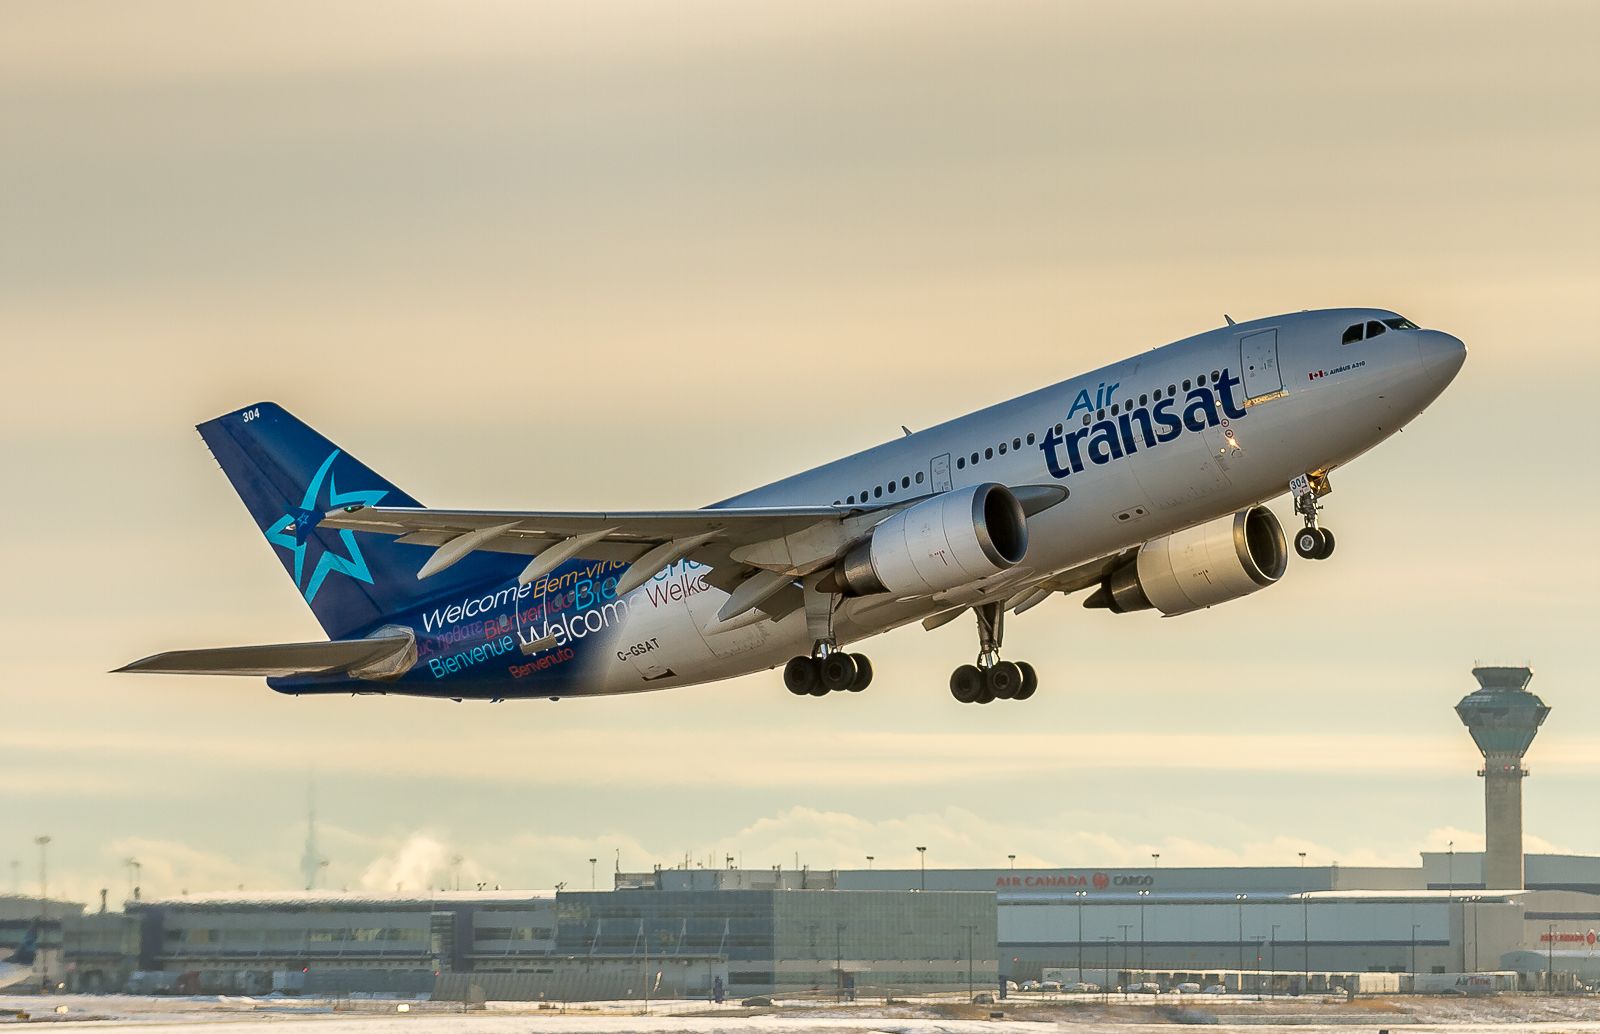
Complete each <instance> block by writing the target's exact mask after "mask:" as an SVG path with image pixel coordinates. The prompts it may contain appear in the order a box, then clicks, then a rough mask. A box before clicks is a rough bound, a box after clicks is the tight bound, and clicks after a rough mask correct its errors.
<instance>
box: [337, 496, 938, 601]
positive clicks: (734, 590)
mask: <svg viewBox="0 0 1600 1034" xmlns="http://www.w3.org/2000/svg"><path fill="white" fill-rule="evenodd" d="M915 501H916V500H908V502H915ZM886 512H887V511H885V510H877V511H870V512H869V511H866V510H862V509H858V508H854V507H834V506H791V507H745V508H726V509H706V510H657V511H635V512H627V513H599V512H573V513H536V512H522V511H498V510H434V509H427V508H420V507H386V506H355V507H347V508H343V509H338V510H333V511H330V512H329V513H327V514H326V515H325V516H324V517H323V518H322V520H321V524H320V525H319V526H321V527H327V528H341V529H348V530H351V531H361V532H370V533H374V534H378V535H392V536H395V541H397V542H401V543H404V544H407V545H416V546H430V547H433V554H432V555H431V556H430V557H429V558H428V559H427V560H426V561H425V562H424V563H423V565H422V567H421V569H420V570H419V571H418V572H417V577H418V578H419V579H421V578H428V577H430V576H432V575H435V574H438V573H439V572H441V571H444V570H445V569H446V568H448V567H450V566H451V565H452V564H454V563H456V562H457V561H459V560H461V559H462V558H463V557H465V556H467V554H469V553H471V552H473V551H475V550H485V551H488V552H494V553H513V554H522V555H525V556H530V557H533V558H534V559H533V560H532V561H531V562H530V563H529V564H528V566H527V567H526V568H525V569H524V570H523V571H522V573H521V575H519V577H518V580H519V581H521V582H522V583H524V584H526V583H528V582H532V581H534V580H536V579H538V578H539V577H542V576H543V575H546V574H549V573H550V572H551V571H554V570H555V569H556V568H557V567H559V566H560V565H561V564H563V563H565V562H566V561H568V560H571V559H573V558H575V557H583V558H584V559H586V560H616V561H622V562H626V563H629V564H631V565H632V566H631V567H630V568H629V569H628V571H626V572H625V573H624V574H623V575H622V577H621V578H620V579H618V585H617V591H618V593H619V594H620V593H627V592H631V591H632V590H634V589H636V588H638V587H639V586H640V585H643V584H644V583H645V582H647V581H649V580H650V579H651V578H653V577H654V576H655V575H656V574H658V573H659V572H661V571H662V570H663V569H665V568H666V567H668V566H670V565H672V564H674V563H677V562H679V561H682V560H694V561H697V562H699V563H702V564H705V565H706V566H708V567H709V568H710V571H708V572H707V574H706V576H705V577H706V579H707V580H708V581H709V582H710V583H711V584H713V585H715V586H716V587H717V588H719V589H721V590H723V591H724V592H727V593H729V594H730V595H734V594H738V593H740V592H741V590H742V592H743V595H742V596H740V598H738V599H737V600H736V601H730V606H728V607H725V608H724V609H723V620H732V619H734V618H736V617H738V616H740V615H742V614H748V613H752V612H757V613H758V615H764V616H766V617H768V618H773V619H777V618H780V617H782V616H783V615H785V614H787V613H789V612H790V611H792V610H795V609H796V608H798V607H799V606H801V603H802V597H801V594H800V590H799V588H798V587H797V586H796V585H795V584H794V582H795V581H796V580H797V579H800V578H803V577H804V576H806V575H808V574H812V573H814V572H816V571H818V570H821V569H822V568H825V567H827V566H828V565H829V564H831V563H832V562H833V561H834V559H835V558H836V557H837V556H838V554H839V552H840V551H841V550H842V549H843V548H844V547H845V546H847V545H848V544H849V543H850V542H852V541H854V540H855V539H856V538H857V537H859V536H860V535H862V534H864V533H865V531H866V530H867V529H869V528H870V527H871V526H872V525H873V524H876V523H877V522H878V521H879V520H882V519H883V517H884V515H885V513H886Z"/></svg>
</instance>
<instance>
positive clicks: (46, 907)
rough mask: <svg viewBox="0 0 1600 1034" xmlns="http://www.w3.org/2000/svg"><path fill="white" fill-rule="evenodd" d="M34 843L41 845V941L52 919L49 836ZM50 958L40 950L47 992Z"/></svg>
mask: <svg viewBox="0 0 1600 1034" xmlns="http://www.w3.org/2000/svg"><path fill="white" fill-rule="evenodd" d="M33 842H34V843H35V844H38V845H39V940H41V941H43V940H44V937H45V933H44V926H45V922H46V920H48V919H49V918H50V880H49V868H48V867H47V866H46V864H45V863H46V861H47V859H46V853H45V849H46V848H48V847H49V846H50V838H49V837H48V836H37V837H34V838H33ZM49 960H50V956H49V955H47V954H45V950H44V947H43V946H42V945H41V946H40V948H39V983H40V984H41V985H42V986H43V988H44V990H45V991H49V990H50V962H49Z"/></svg>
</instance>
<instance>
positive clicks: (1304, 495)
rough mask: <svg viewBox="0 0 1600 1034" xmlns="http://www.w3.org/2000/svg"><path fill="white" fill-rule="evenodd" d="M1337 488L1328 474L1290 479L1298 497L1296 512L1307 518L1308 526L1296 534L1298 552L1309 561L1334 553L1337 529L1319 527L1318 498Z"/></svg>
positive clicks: (1290, 490) (1290, 485)
mask: <svg viewBox="0 0 1600 1034" xmlns="http://www.w3.org/2000/svg"><path fill="white" fill-rule="evenodd" d="M1331 491H1333V486H1332V485H1331V484H1329V482H1328V475H1326V474H1301V475H1300V476H1298V477H1296V478H1295V479H1294V480H1293V481H1290V482H1289V494H1290V495H1292V496H1293V497H1294V512H1295V513H1297V514H1299V515H1300V516H1301V517H1304V518H1305V522H1306V526H1305V527H1304V528H1302V529H1300V531H1298V532H1296V533H1295V536H1294V551H1295V552H1296V553H1298V554H1300V556H1302V557H1303V558H1305V559H1306V560H1326V559H1328V558H1329V557H1331V556H1333V532H1331V531H1329V530H1328V529H1327V528H1323V527H1320V526H1318V524H1317V511H1318V510H1320V509H1321V508H1322V507H1321V506H1320V505H1318V503H1317V500H1318V499H1320V498H1321V497H1322V496H1325V495H1327V494H1328V493H1329V492H1331Z"/></svg>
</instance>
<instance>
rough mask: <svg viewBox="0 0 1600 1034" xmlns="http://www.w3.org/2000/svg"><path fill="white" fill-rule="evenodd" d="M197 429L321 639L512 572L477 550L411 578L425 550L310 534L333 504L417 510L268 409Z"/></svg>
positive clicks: (514, 563) (346, 534)
mask: <svg viewBox="0 0 1600 1034" xmlns="http://www.w3.org/2000/svg"><path fill="white" fill-rule="evenodd" d="M197 430H198V431H199V432H200V437H202V438H204V439H205V442H206V445H208V446H209V447H210V448H211V454H212V455H213V456H215V457H216V459H217V463H219V464H220V465H221V466H222V472H223V473H224V474H226V475H228V480H229V481H231V482H232V483H233V488H234V491H236V492H238V493H239V498H240V499H242V500H243V501H244V505H245V508H246V509H248V510H249V511H250V516H251V517H252V518H254V519H255V522H256V526H257V527H259V528H260V529H261V530H262V533H263V534H265V535H266V537H267V541H268V542H270V543H271V544H272V548H273V551H274V552H275V553H277V554H278V559H279V560H280V561H281V562H282V563H283V568H284V570H285V571H287V572H288V573H289V576H290V577H291V578H293V579H294V584H295V588H297V589H298V590H299V591H300V595H301V596H302V597H304V599H305V601H306V603H307V604H308V605H309V606H310V607H311V610H312V613H314V614H316V616H317V620H318V621H319V622H321V623H322V628H323V631H325V632H327V633H328V637H329V638H331V639H342V638H347V637H350V636H352V635H361V634H364V633H366V632H368V631H370V630H371V629H374V628H376V627H378V626H380V625H382V624H383V623H384V619H385V618H388V617H390V616H392V615H395V614H398V613H400V612H402V611H404V610H407V609H409V608H412V607H415V606H418V605H419V604H421V603H423V602H426V601H427V600H429V599H432V598H436V597H441V596H448V595H452V594H455V593H457V592H459V591H460V590H461V589H463V588H464V587H466V586H469V585H482V584H486V583H490V582H495V581H499V580H505V579H510V578H513V577H515V576H516V572H517V570H518V569H519V566H520V562H519V561H518V560H517V558H515V557H509V556H495V555H492V554H481V553H480V554H475V555H472V556H469V557H467V558H466V559H465V560H463V561H461V562H460V563H459V564H457V565H455V566H454V567H452V568H450V570H448V571H446V572H444V573H442V574H440V575H437V576H435V577H433V578H429V579H428V580H427V581H426V582H419V581H417V569H418V568H420V567H421V566H422V563H423V561H424V560H426V559H427V558H428V556H429V550H427V549H421V548H418V547H417V546H403V545H399V544H398V543H396V542H395V540H393V539H389V538H385V537H379V536H371V535H363V536H361V538H360V540H359V541H358V540H357V537H356V534H355V533H354V532H351V531H345V530H338V531H335V530H332V529H322V528H318V527H317V524H318V522H320V521H321V519H322V515H323V514H325V513H327V512H328V511H329V510H332V509H334V508H335V507H339V506H348V505H352V504H355V503H366V504H367V505H371V506H376V505H380V504H381V505H383V506H420V505H421V504H420V503H418V502H417V501H416V500H415V499H413V498H412V497H411V496H409V495H407V494H406V493H405V492H403V491H401V490H400V489H399V488H397V487H395V486H394V485H393V484H391V483H389V482H388V481H385V480H384V479H383V478H381V477H379V476H378V475H377V474H375V473H373V472H372V470H371V469H370V468H368V467H367V466H366V465H365V464H363V463H362V462H361V461H359V460H357V459H356V458H355V457H354V456H351V455H350V454H349V453H347V452H344V451H343V450H341V449H339V448H338V447H337V446H335V445H334V444H333V443H332V442H330V441H328V440H327V439H326V438H324V437H322V435H320V434H318V433H317V432H316V431H314V430H312V429H311V428H310V427H308V426H306V425H305V424H304V423H301V422H300V421H299V420H297V419H295V417H294V416H292V415H291V414H290V413H289V412H288V411H287V410H285V409H283V408H282V407H281V406H278V405H277V404H276V403H272V402H261V403H257V404H256V405H253V406H246V407H245V408H244V409H241V410H237V411H235V412H232V413H229V414H227V415H225V416H220V417H218V418H217V419H215V420H208V421H206V422H205V423H203V424H201V425H200V426H199V427H198V428H197Z"/></svg>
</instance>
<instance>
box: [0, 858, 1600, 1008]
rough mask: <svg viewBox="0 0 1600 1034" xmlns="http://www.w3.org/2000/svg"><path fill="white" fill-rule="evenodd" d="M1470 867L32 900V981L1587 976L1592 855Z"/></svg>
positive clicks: (655, 984) (633, 878) (564, 983)
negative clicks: (1522, 885)
mask: <svg viewBox="0 0 1600 1034" xmlns="http://www.w3.org/2000/svg"><path fill="white" fill-rule="evenodd" d="M1482 865H1483V855H1482V854H1481V853H1469V852H1457V853H1455V854H1452V855H1447V854H1443V853H1429V854H1425V855H1423V857H1422V864H1421V865H1420V866H1417V867H1395V868H1358V867H1349V866H1337V865H1330V866H1313V865H1290V866H1282V867H1240V868H1184V867H1158V866H1156V865H1152V866H1150V867H1148V868H1127V869H1092V868H1084V869H1078V868H1067V869H1010V868H1006V869H928V870H926V871H923V870H919V869H893V870H884V869H855V870H835V871H826V872H812V871H807V870H799V871H794V870H788V871H778V870H771V869H755V870H751V869H702V868H693V869H661V870H656V871H654V872H649V873H634V874H630V873H619V874H616V875H615V876H614V877H613V884H614V886H613V889H610V890H603V891H569V890H560V891H554V892H522V891H516V892H504V891H438V892H435V893H433V894H424V895H403V894H402V895H396V894H363V893H356V892H342V891H328V890H314V891H291V892H282V893H271V892H264V893H249V892H228V893H217V894H190V895H184V896H179V897H174V898H165V899H157V900H144V901H131V902H128V903H127V905H126V906H125V911H124V912H121V913H119V912H114V911H102V912H99V913H94V912H90V913H87V914H79V913H80V909H81V906H72V905H69V904H66V903H60V902H52V903H51V909H50V911H51V914H52V917H53V918H51V919H50V920H49V922H48V923H47V925H46V928H45V936H44V939H43V940H44V944H45V946H46V948H47V951H46V953H45V958H46V960H47V961H46V965H47V966H48V967H49V974H48V975H49V979H50V980H51V982H52V983H57V982H61V983H65V984H66V985H67V986H68V987H70V988H73V989H78V990H121V989H124V988H128V989H131V990H135V991H139V990H145V991H190V992H223V991H234V992H246V993H264V992H267V991H270V990H273V989H274V988H276V989H279V990H284V991H290V992H300V993H305V994H353V993H380V994H381V993H389V994H399V995H426V994H431V995H434V996H436V997H439V998H452V999H469V998H474V997H484V998H491V999H517V998H524V999H527V998H532V999H537V998H547V999H552V1000H556V999H571V1000H580V999H593V998H607V999H610V998H640V997H643V995H644V992H645V990H646V989H648V991H649V993H650V994H651V995H652V996H655V997H662V998H669V997H696V996H706V995H709V994H711V993H712V992H713V991H714V989H715V987H716V986H717V983H718V981H720V982H721V986H722V987H723V989H724V990H725V992H726V993H727V994H728V995H730V996H733V997H740V996H745V995H751V994H760V993H771V992H778V993H810V992H814V993H819V994H822V995H834V994H851V993H854V994H860V995H879V994H894V993H908V994H909V993H927V992H937V991H946V992H965V991H966V989H967V987H968V981H969V979H970V980H971V981H972V984H973V986H975V987H977V988H979V989H984V988H992V987H993V986H995V984H996V982H997V981H998V979H999V978H1000V976H1001V975H1002V974H1003V975H1004V976H1005V977H1006V978H1007V979H1010V980H1015V981H1019V982H1020V981H1023V980H1028V979H1037V978H1039V977H1041V976H1043V975H1044V971H1045V970H1046V969H1052V970H1062V971H1064V973H1063V974H1062V975H1063V976H1064V977H1066V978H1067V979H1068V980H1071V979H1074V978H1075V977H1076V971H1077V970H1078V968H1079V967H1080V966H1081V968H1082V971H1083V973H1084V976H1085V979H1087V980H1089V981H1092V982H1094V983H1104V982H1106V981H1108V980H1109V981H1110V982H1111V984H1112V985H1113V986H1115V985H1117V984H1123V983H1127V982H1130V981H1138V980H1141V979H1146V978H1148V979H1151V980H1156V981H1159V982H1163V983H1167V984H1171V983H1176V982H1177V981H1178V979H1179V978H1180V977H1198V978H1201V979H1207V978H1215V982H1220V983H1225V984H1228V985H1229V986H1232V987H1239V986H1245V985H1247V984H1249V981H1250V979H1252V978H1251V977H1250V976H1248V974H1253V973H1259V974H1262V976H1261V977H1259V978H1255V979H1261V980H1265V981H1266V983H1267V985H1268V986H1272V987H1276V988H1277V989H1279V990H1281V991H1286V992H1291V993H1292V992H1294V991H1298V990H1301V989H1304V988H1309V989H1310V990H1311V991H1320V990H1326V989H1328V988H1332V987H1335V986H1346V987H1348V986H1351V984H1352V981H1351V980H1350V979H1349V977H1350V975H1352V974H1362V973H1367V974H1370V973H1380V972H1387V973H1412V972H1418V973H1425V974H1437V973H1474V972H1490V971H1505V970H1515V971H1518V972H1520V973H1522V974H1523V979H1522V986H1524V987H1527V988H1530V989H1531V988H1539V987H1543V986H1545V984H1544V981H1545V979H1546V977H1545V974H1546V972H1547V971H1548V970H1553V971H1554V972H1556V973H1557V974H1570V975H1571V976H1569V977H1566V978H1565V979H1567V980H1570V979H1572V977H1576V978H1578V979H1581V980H1584V981H1586V982H1592V981H1594V980H1600V944H1597V943H1596V931H1597V930H1600V858H1595V857H1576V856H1561V855H1530V856H1528V857H1527V859H1526V873H1527V880H1526V882H1527V888H1526V889H1522V890H1495V889H1489V888H1485V886H1484V884H1483V880H1482V878H1481V871H1482ZM36 905H37V901H36V899H23V898H12V899H9V900H8V899H5V898H0V916H3V917H4V919H5V922H4V923H3V925H0V936H3V937H4V938H5V939H6V940H8V941H14V940H16V939H18V938H20V935H21V931H22V930H23V929H25V927H26V925H27V921H26V920H27V917H28V916H29V915H30V914H32V915H36V914H37V912H36V910H35V908H36ZM135 974H137V975H135ZM647 974H648V976H647ZM1229 974H1232V975H1231V976H1230V975H1229ZM1251 986H1253V985H1251ZM1401 986H1402V987H1403V986H1404V985H1403V984H1402V985H1401ZM1555 986H1557V987H1558V988H1559V987H1561V986H1563V985H1562V981H1561V980H1559V979H1558V980H1557V982H1556V985H1555Z"/></svg>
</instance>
